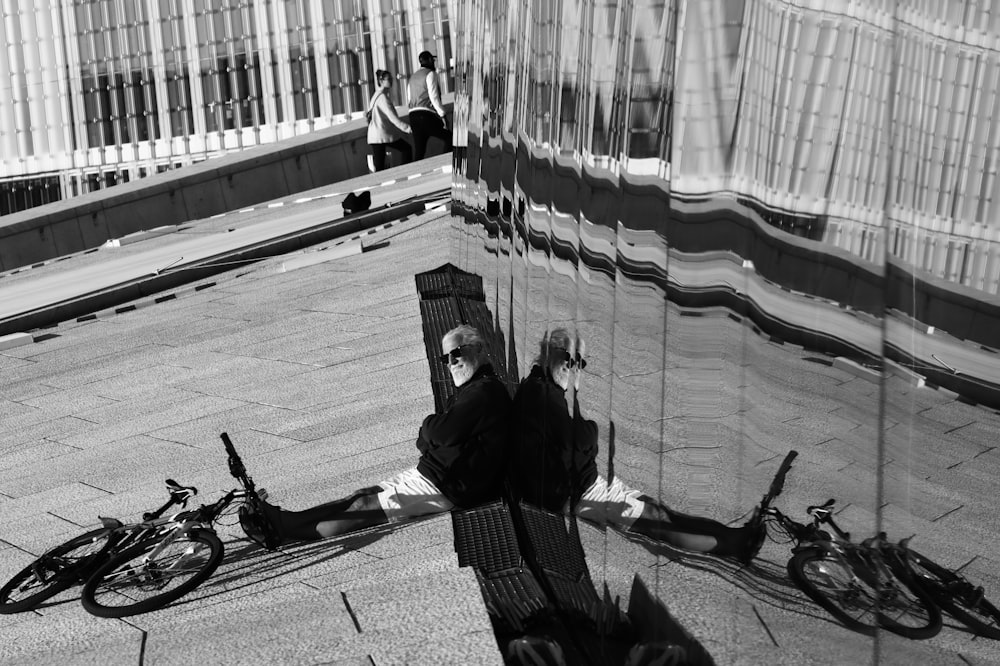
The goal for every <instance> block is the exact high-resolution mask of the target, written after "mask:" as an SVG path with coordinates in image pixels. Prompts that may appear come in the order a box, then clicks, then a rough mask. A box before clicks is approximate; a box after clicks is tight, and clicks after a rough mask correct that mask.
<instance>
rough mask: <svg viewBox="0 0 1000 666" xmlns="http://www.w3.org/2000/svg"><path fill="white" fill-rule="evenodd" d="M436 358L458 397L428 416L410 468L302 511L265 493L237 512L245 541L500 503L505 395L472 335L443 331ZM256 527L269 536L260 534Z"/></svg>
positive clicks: (311, 537) (309, 537)
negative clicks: (275, 501)
mask: <svg viewBox="0 0 1000 666" xmlns="http://www.w3.org/2000/svg"><path fill="white" fill-rule="evenodd" d="M441 350H442V351H443V352H444V353H443V354H442V355H441V361H442V362H443V363H444V364H446V365H447V367H448V370H449V372H450V373H451V378H452V382H453V383H454V384H455V386H456V387H457V389H458V390H457V391H456V392H455V394H454V395H453V396H452V397H451V399H450V400H449V401H448V405H447V406H446V407H445V410H444V411H443V412H441V413H440V414H431V415H430V416H428V417H426V418H425V419H424V420H423V423H422V424H421V425H420V431H419V433H418V434H417V441H416V446H417V450H418V451H420V459H419V460H418V462H417V465H416V467H413V468H410V469H408V470H406V471H403V472H401V473H399V474H397V475H396V476H394V477H392V478H391V479H388V480H386V481H382V482H381V483H379V484H378V485H376V486H370V487H367V488H362V489H360V490H357V491H355V492H354V493H352V494H351V495H348V496H347V497H344V498H342V499H339V500H335V501H333V502H328V503H326V504H321V505H319V506H315V507H312V508H309V509H305V510H302V511H289V510H286V509H282V508H281V507H278V506H274V505H272V504H269V503H268V502H267V501H266V498H267V493H266V491H261V492H260V495H261V500H260V501H259V502H258V503H256V505H254V506H251V505H249V504H247V505H244V506H243V507H242V508H241V509H240V523H241V525H242V526H243V529H244V531H246V533H247V536H249V537H250V538H251V539H253V540H254V541H256V542H257V543H259V544H261V545H263V546H265V547H267V548H270V547H274V546H277V545H281V544H285V543H289V542H293V541H315V540H318V539H322V538H325V537H330V536H336V535H339V534H345V533H347V532H352V531H354V530H360V529H363V528H366V527H374V526H376V525H382V524H385V523H396V522H400V521H404V520H407V519H410V518H415V517H417V516H423V515H428V514H433V513H441V512H444V511H450V510H451V509H452V508H454V507H456V506H459V507H463V508H467V507H474V506H478V505H480V504H485V503H487V502H490V501H494V500H496V499H498V498H499V497H500V495H501V493H502V491H503V482H504V465H503V461H504V459H505V457H506V446H507V437H508V422H509V419H510V394H509V393H508V392H507V388H506V386H504V384H503V382H501V381H500V379H499V378H498V377H497V375H496V373H495V372H494V370H493V366H492V365H491V364H490V361H489V357H488V356H487V355H486V351H485V349H484V345H483V338H482V336H481V335H480V333H479V331H477V330H476V329H475V328H473V327H471V326H467V325H462V326H458V327H457V328H454V329H452V330H450V331H448V332H447V333H446V334H445V335H444V337H443V338H442V340H441ZM251 512H260V513H262V514H263V516H252V515H250V514H251ZM262 521H263V522H264V523H265V524H266V525H267V529H268V530H269V531H270V532H271V534H266V533H262V531H261V529H260V525H261V522H262ZM271 537H273V539H272V538H271Z"/></svg>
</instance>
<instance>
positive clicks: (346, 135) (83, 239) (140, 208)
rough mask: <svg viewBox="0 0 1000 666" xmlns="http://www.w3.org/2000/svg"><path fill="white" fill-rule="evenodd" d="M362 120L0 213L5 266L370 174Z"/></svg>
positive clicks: (0, 265) (0, 260)
mask: <svg viewBox="0 0 1000 666" xmlns="http://www.w3.org/2000/svg"><path fill="white" fill-rule="evenodd" d="M366 136H367V125H366V123H365V122H364V120H357V121H352V122H349V123H345V124H343V125H338V126H337V127H333V128H329V129H326V130H321V131H318V132H314V133H312V134H308V135H303V136H299V137H295V138H292V139H287V140H285V141H281V142H280V143H276V144H270V145H264V146H254V147H253V148H249V149H247V150H244V151H242V152H239V153H231V154H229V155H225V156H223V157H219V158H216V159H209V160H205V161H204V162H200V163H198V164H193V165H190V166H185V167H183V168H181V169H177V170H172V171H167V172H164V173H160V174H156V175H153V176H150V177H148V178H143V179H142V180H137V181H133V182H131V183H125V184H123V185H118V186H115V187H112V188H109V189H106V190H100V191H98V192H91V193H88V194H85V195H82V196H79V197H74V198H71V199H65V200H63V201H58V202H55V203H51V204H47V205H45V206H39V207H37V208H32V209H30V210H26V211H21V212H18V213H15V214H13V215H6V216H4V217H2V218H0V270H11V269H14V268H18V267H21V266H27V265H31V264H35V263H39V262H42V261H46V260H49V259H52V258H55V257H60V256H64V255H67V254H72V253H75V252H80V251H83V250H88V249H91V248H95V247H99V246H100V245H102V244H103V243H104V242H105V241H107V240H109V239H112V238H121V237H122V236H125V235H127V234H130V233H134V232H137V231H143V230H148V229H153V228H156V227H160V226H165V225H176V224H181V223H183V222H187V221H190V220H196V219H200V218H205V217H209V216H211V215H215V214H217V213H223V212H226V211H231V210H236V209H239V208H243V207H246V206H251V205H253V204H257V203H260V202H262V201H269V200H272V199H276V198H279V197H284V196H288V195H290V194H295V193H297V192H302V191H305V190H310V189H313V188H316V187H320V186H323V185H329V184H330V183H335V182H338V181H341V180H345V179H347V178H353V177H356V176H360V175H363V174H366V173H368V160H367V155H368V143H367V140H366Z"/></svg>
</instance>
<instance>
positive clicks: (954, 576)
mask: <svg viewBox="0 0 1000 666" xmlns="http://www.w3.org/2000/svg"><path fill="white" fill-rule="evenodd" d="M907 555H908V558H907V565H908V567H909V570H910V571H911V572H912V574H913V577H914V581H915V582H916V584H917V585H919V586H920V587H922V588H923V589H924V590H926V591H927V593H928V594H929V595H930V597H931V598H932V599H933V600H934V602H935V603H937V605H938V606H940V607H941V609H942V610H944V611H945V612H947V613H948V614H949V615H951V616H952V617H954V618H955V619H956V620H958V621H959V622H961V623H962V624H964V625H965V626H967V627H968V628H969V629H971V630H972V631H974V632H976V633H977V634H979V635H980V636H985V637H987V638H993V639H996V640H1000V610H997V607H996V606H994V605H993V604H992V603H991V602H990V601H989V600H988V599H986V598H985V597H984V596H983V588H981V587H979V586H977V585H973V584H972V583H971V582H970V581H969V580H968V579H967V578H966V577H965V576H963V575H962V574H960V573H958V572H956V571H952V570H951V569H948V568H947V567H943V566H941V565H940V564H937V563H935V562H933V561H932V560H929V559H928V558H926V557H924V556H923V555H921V554H920V553H917V552H915V551H912V550H908V551H907Z"/></svg>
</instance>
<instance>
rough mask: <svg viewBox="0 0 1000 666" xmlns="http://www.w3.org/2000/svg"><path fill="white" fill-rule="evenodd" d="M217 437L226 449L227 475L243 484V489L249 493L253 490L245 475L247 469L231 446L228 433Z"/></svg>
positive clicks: (248, 476)
mask: <svg viewBox="0 0 1000 666" xmlns="http://www.w3.org/2000/svg"><path fill="white" fill-rule="evenodd" d="M219 437H220V438H221V439H222V444H223V445H224V446H225V447H226V453H227V454H228V456H229V473H230V474H232V475H233V477H234V478H235V479H236V480H237V481H239V482H240V483H241V484H243V487H244V488H246V489H247V490H251V491H252V490H254V485H253V479H251V478H250V475H249V474H247V468H246V467H245V466H244V465H243V460H242V459H241V458H240V454H238V453H236V447H235V446H233V442H232V440H231V439H229V433H226V432H224V433H221V434H220V435H219Z"/></svg>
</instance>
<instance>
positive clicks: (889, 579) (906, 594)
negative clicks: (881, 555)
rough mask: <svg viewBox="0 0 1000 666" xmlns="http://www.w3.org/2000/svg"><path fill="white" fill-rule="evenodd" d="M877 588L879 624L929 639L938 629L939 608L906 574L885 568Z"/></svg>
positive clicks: (938, 631)
mask: <svg viewBox="0 0 1000 666" xmlns="http://www.w3.org/2000/svg"><path fill="white" fill-rule="evenodd" d="M884 569H885V570H884V574H885V575H884V576H883V578H884V580H883V581H882V585H881V588H880V590H879V606H878V613H879V624H880V625H882V627H884V628H885V629H888V630H889V631H891V632H893V633H895V634H899V635H900V636H905V637H906V638H917V639H920V638H930V637H931V636H937V635H938V633H940V631H941V626H942V622H941V609H940V608H938V606H937V604H936V603H934V600H933V599H931V596H930V595H929V594H928V593H927V592H926V591H925V590H924V589H923V588H922V587H920V586H919V585H916V584H914V583H913V582H912V580H911V578H910V577H909V576H906V575H899V574H898V573H897V572H896V571H895V570H894V569H893V568H892V567H887V568H884Z"/></svg>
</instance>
